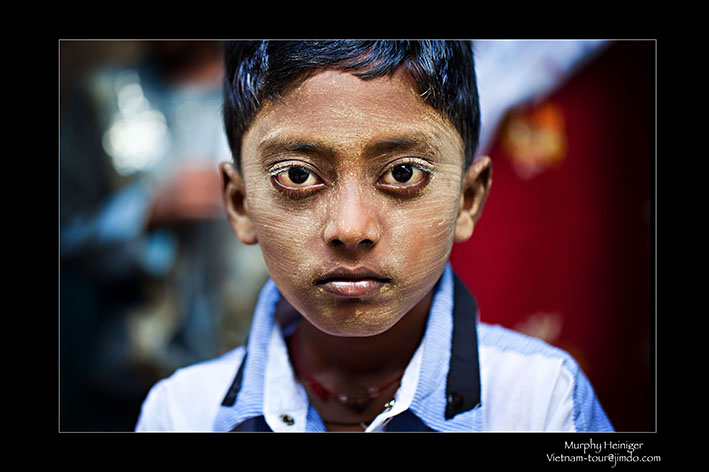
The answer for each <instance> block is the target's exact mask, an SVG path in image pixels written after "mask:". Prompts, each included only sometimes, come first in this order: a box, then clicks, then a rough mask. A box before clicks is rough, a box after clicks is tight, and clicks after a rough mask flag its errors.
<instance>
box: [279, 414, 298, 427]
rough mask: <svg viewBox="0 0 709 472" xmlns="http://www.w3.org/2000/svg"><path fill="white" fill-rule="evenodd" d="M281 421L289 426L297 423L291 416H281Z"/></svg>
mask: <svg viewBox="0 0 709 472" xmlns="http://www.w3.org/2000/svg"><path fill="white" fill-rule="evenodd" d="M281 421H283V422H284V423H285V424H287V425H288V426H293V423H295V420H294V419H293V417H292V416H290V415H281Z"/></svg>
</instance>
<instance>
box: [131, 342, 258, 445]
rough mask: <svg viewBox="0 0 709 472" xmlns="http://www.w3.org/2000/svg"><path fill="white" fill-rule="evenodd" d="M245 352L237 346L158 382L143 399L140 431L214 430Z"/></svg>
mask: <svg viewBox="0 0 709 472" xmlns="http://www.w3.org/2000/svg"><path fill="white" fill-rule="evenodd" d="M244 353H245V348H244V347H243V346H241V347H237V348H235V349H233V350H231V351H229V352H227V353H226V354H224V355H222V356H220V357H217V358H215V359H211V360H208V361H205V362H201V363H199V364H194V365H191V366H188V367H184V368H181V369H178V370H176V371H175V372H174V373H173V374H172V375H171V376H170V377H167V378H165V379H163V380H161V381H159V382H158V383H156V384H155V385H154V386H153V387H152V389H151V390H150V392H149V393H148V395H147V397H146V399H145V401H144V402H143V406H142V408H141V414H140V418H139V419H138V424H137V426H136V431H211V430H212V429H213V426H214V419H215V418H216V415H217V412H218V410H219V407H220V405H221V402H222V399H223V397H224V395H226V392H227V390H228V389H229V386H230V385H231V382H232V381H233V380H234V376H235V375H236V372H237V370H238V369H239V366H240V365H241V362H242V360H243V358H244Z"/></svg>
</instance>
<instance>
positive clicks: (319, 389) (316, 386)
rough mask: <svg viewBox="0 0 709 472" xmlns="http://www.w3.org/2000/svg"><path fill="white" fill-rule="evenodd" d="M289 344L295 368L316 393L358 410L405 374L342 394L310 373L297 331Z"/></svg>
mask: <svg viewBox="0 0 709 472" xmlns="http://www.w3.org/2000/svg"><path fill="white" fill-rule="evenodd" d="M288 344H289V347H290V351H291V355H292V356H293V368H294V369H295V372H296V374H297V375H298V376H300V377H302V378H304V379H305V380H306V381H307V382H308V385H309V386H310V388H312V389H313V391H314V392H315V394H316V395H317V396H318V397H319V398H320V399H321V400H323V401H327V400H328V399H330V398H332V399H334V400H336V401H337V402H339V403H341V404H342V405H344V406H346V407H348V408H351V409H353V410H356V411H362V410H364V408H365V407H366V406H367V405H368V404H369V403H370V402H371V401H372V400H374V399H375V398H377V397H378V396H379V395H380V394H381V392H382V391H383V390H384V389H386V388H387V387H390V386H391V385H393V384H394V383H396V382H398V381H399V380H401V378H402V377H403V376H404V373H403V371H402V372H401V373H400V374H399V375H397V376H396V377H395V378H393V379H391V380H389V381H388V382H386V383H385V384H383V385H381V386H379V387H370V388H368V389H362V390H361V391H360V392H359V393H357V394H353V395H345V394H340V393H335V392H333V391H332V390H330V389H328V388H326V387H324V386H323V385H322V384H321V383H320V382H318V381H317V380H315V379H314V378H313V376H312V375H311V374H310V371H308V369H307V367H306V366H305V363H304V362H303V360H302V359H301V357H300V350H299V349H300V346H299V345H298V343H297V341H296V333H293V334H292V335H291V336H290V338H289V340H288Z"/></svg>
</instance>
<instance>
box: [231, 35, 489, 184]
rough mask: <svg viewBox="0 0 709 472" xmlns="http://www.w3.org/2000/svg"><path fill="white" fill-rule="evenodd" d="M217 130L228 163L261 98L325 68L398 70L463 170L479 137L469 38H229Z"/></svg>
mask: <svg viewBox="0 0 709 472" xmlns="http://www.w3.org/2000/svg"><path fill="white" fill-rule="evenodd" d="M224 59H225V77H224V109H223V111H224V125H225V129H226V134H227V138H228V141H229V146H230V148H231V152H232V155H233V158H234V163H235V164H236V166H237V168H238V169H239V170H240V167H241V165H240V164H241V163H240V161H241V156H240V154H241V139H242V136H243V134H244V133H245V132H246V130H247V129H248V128H249V126H250V125H251V122H252V121H253V119H254V117H255V116H256V114H257V112H258V109H259V106H260V105H261V104H262V103H264V101H266V100H270V99H278V98H280V97H281V96H282V95H283V94H284V92H285V90H286V88H287V87H291V86H295V85H297V84H299V83H302V82H303V81H305V80H306V79H307V78H308V77H310V76H311V75H313V74H314V73H316V72H318V71H322V70H326V69H335V70H341V71H349V72H352V73H353V74H354V75H356V76H357V77H359V78H361V79H363V80H368V79H374V78H377V77H382V76H384V75H390V76H391V75H393V74H394V72H396V70H397V69H398V68H399V67H401V66H403V67H404V68H405V69H406V70H407V71H408V73H409V74H410V75H411V77H412V78H413V79H414V81H415V83H416V84H417V86H418V88H419V93H420V95H421V97H422V98H423V100H424V101H425V102H426V103H428V104H429V105H431V106H432V107H433V108H434V109H435V110H437V111H438V112H439V113H440V114H441V115H442V116H443V117H444V118H446V119H448V120H449V121H450V122H451V123H452V124H453V126H455V128H456V129H457V130H458V132H459V133H460V135H461V137H462V138H463V143H464V145H465V155H464V157H465V167H466V168H467V167H468V166H469V165H470V163H471V162H472V161H473V158H474V155H475V152H476V150H477V146H478V139H479V135H480V107H479V100H478V89H477V84H476V79H475V65H474V60H473V48H472V42H471V41H392V40H384V41H353V40H346V41H231V42H226V43H225V45H224Z"/></svg>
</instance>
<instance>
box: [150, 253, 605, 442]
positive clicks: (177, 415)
mask: <svg viewBox="0 0 709 472" xmlns="http://www.w3.org/2000/svg"><path fill="white" fill-rule="evenodd" d="M455 280H457V279H456V278H455V275H454V274H453V271H452V269H451V268H450V266H449V265H448V266H446V268H445V270H444V273H443V275H442V277H441V280H440V282H439V283H438V286H437V288H436V292H435V294H434V298H433V303H432V306H431V311H430V314H429V318H428V321H427V326H426V332H425V335H424V338H423V340H422V342H421V344H420V346H419V348H418V349H417V351H416V353H415V354H414V356H413V357H412V359H411V361H410V362H409V365H408V366H407V368H406V370H405V372H404V376H403V377H402V380H401V385H400V387H399V389H398V391H397V392H396V395H395V397H394V402H392V403H393V404H390V405H389V406H388V407H387V408H386V409H385V410H384V411H382V412H381V414H380V415H379V416H377V418H376V419H375V420H374V421H373V422H372V423H371V424H370V425H369V426H368V427H367V429H366V431H368V432H369V431H457V432H474V431H612V430H613V429H612V426H611V424H610V422H609V421H608V418H607V417H606V415H605V413H604V411H603V409H602V408H601V406H600V404H599V402H598V400H597V398H596V396H595V394H594V391H593V388H592V387H591V385H590V383H589V382H588V380H587V378H586V377H585V375H584V374H583V372H582V371H581V370H580V369H579V367H578V364H577V363H576V362H575V361H574V359H573V358H571V356H569V355H568V354H567V353H565V352H564V351H562V350H560V349H557V348H555V347H552V346H550V345H548V344H545V343H543V342H542V341H540V340H538V339H535V338H532V337H528V336H525V335H522V334H519V333H515V332H513V331H510V330H508V329H505V328H503V327H500V326H491V325H487V324H484V323H480V322H479V321H478V313H477V309H476V308H475V312H474V314H475V319H474V320H473V321H472V323H471V325H470V326H471V328H472V333H473V335H472V337H473V338H475V337H476V336H477V339H471V340H470V342H468V340H467V338H465V337H464V338H463V339H464V342H463V344H464V345H465V346H464V347H465V348H467V347H469V346H471V345H472V346H474V347H476V348H477V349H475V350H474V351H473V352H472V354H473V355H472V356H468V357H467V359H468V360H467V361H462V362H463V364H465V363H466V362H467V364H465V367H464V368H462V370H461V368H459V367H455V369H457V370H458V371H460V372H463V379H462V380H463V383H466V384H468V386H469V387H471V388H469V389H468V390H466V391H465V392H466V393H465V395H467V400H466V402H467V406H461V407H460V410H458V412H454V413H452V414H448V409H447V408H449V407H450V403H451V401H452V400H451V395H450V393H449V392H448V391H447V388H448V385H447V383H449V382H450V378H449V377H450V373H451V372H452V371H453V369H454V368H453V367H452V366H453V365H454V363H455V362H458V363H459V364H458V365H460V362H461V361H460V360H459V359H458V358H460V357H461V356H458V355H455V356H452V355H451V352H452V350H456V349H457V348H456V347H455V346H454V345H453V344H454V339H455V334H454V324H455V323H457V322H458V321H456V320H457V319H458V318H455V317H454V311H455V310H454V301H458V300H459V297H458V296H454V288H455V290H458V289H459V287H460V286H459V285H457V284H456V283H455ZM280 296H281V295H280V293H279V291H278V288H277V287H276V285H275V283H274V282H273V281H268V282H267V283H266V285H265V286H264V287H263V289H262V291H261V294H260V297H259V301H258V303H257V306H256V309H255V312H254V318H253V322H252V327H251V332H250V335H249V341H248V343H247V345H245V346H240V347H238V348H236V349H234V350H232V351H230V352H228V353H226V354H224V355H223V356H221V357H219V358H217V359H213V360H210V361H207V362H203V363H200V364H197V365H194V366H190V367H186V368H183V369H180V370H178V371H176V372H175V373H174V374H173V375H172V376H171V377H169V378H167V379H164V380H162V381H160V382H158V383H157V384H156V385H155V386H154V387H153V388H152V389H151V391H150V393H149V394H148V396H147V398H146V400H145V402H144V403H143V408H142V412H141V416H140V418H139V420H138V424H137V426H136V430H137V431H223V432H226V431H232V430H235V428H237V430H239V429H240V430H251V431H275V432H279V431H286V432H324V431H325V426H324V424H323V422H322V420H321V418H320V416H319V415H318V412H317V411H316V410H315V408H313V407H312V405H310V403H309V401H308V397H307V394H306V392H305V390H304V388H303V387H302V385H301V384H300V383H299V382H298V381H297V380H296V377H295V375H294V373H293V370H292V367H291V364H290V361H289V359H288V351H287V348H286V343H285V339H284V333H283V330H282V328H281V327H280V326H279V325H278V323H276V322H275V320H274V314H275V307H276V303H277V302H278V300H279V299H280ZM470 300H472V298H470ZM473 303H474V302H473ZM473 341H475V342H473ZM470 352H471V351H470V349H468V353H469V354H470ZM247 353H248V354H247ZM463 357H465V356H463ZM456 359H458V360H456ZM242 363H243V366H242ZM466 369H467V370H466ZM460 372H458V374H457V376H458V378H459V379H460V378H461V374H460ZM468 377H470V379H469V378H468ZM472 377H475V379H472ZM235 379H236V381H235ZM471 379H472V380H474V382H468V381H469V380H471ZM470 392H473V393H472V394H471V393H470ZM471 402H472V403H471ZM244 425H245V426H246V427H245V428H240V426H244Z"/></svg>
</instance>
